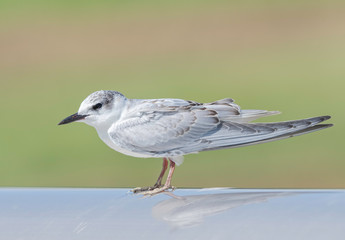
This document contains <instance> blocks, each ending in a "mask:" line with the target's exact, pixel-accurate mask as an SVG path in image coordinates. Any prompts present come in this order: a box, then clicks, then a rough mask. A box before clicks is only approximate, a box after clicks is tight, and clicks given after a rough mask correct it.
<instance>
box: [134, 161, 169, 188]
mask: <svg viewBox="0 0 345 240" xmlns="http://www.w3.org/2000/svg"><path fill="white" fill-rule="evenodd" d="M167 167H168V159H167V158H163V165H162V170H161V173H160V174H159V177H158V179H157V181H156V183H155V185H154V186H153V187H137V188H134V189H133V190H132V192H134V193H139V192H145V191H150V190H153V189H155V188H159V187H161V186H162V179H163V176H164V174H165V171H166V170H167Z"/></svg>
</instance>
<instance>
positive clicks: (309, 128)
mask: <svg viewBox="0 0 345 240" xmlns="http://www.w3.org/2000/svg"><path fill="white" fill-rule="evenodd" d="M329 118H330V116H321V117H314V118H308V119H302V120H294V121H286V122H277V123H236V122H222V123H221V124H220V125H219V126H218V128H217V129H215V130H213V131H211V132H209V133H208V134H207V135H205V136H203V137H202V140H203V142H205V143H207V146H205V145H204V146H202V148H203V149H200V146H197V145H194V146H193V145H190V146H189V149H190V150H191V151H194V150H195V149H199V151H207V150H216V149H224V148H234V147H241V146H247V145H253V144H258V143H265V142H270V141H275V140H280V139H285V138H288V137H293V136H298V135H302V134H306V133H310V132H313V131H317V130H321V129H324V128H327V127H331V126H333V125H332V124H319V123H321V122H323V121H325V120H327V119H329Z"/></svg>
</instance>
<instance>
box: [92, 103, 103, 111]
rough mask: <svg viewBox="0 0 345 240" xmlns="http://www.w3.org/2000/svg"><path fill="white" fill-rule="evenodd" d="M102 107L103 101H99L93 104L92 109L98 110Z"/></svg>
mask: <svg viewBox="0 0 345 240" xmlns="http://www.w3.org/2000/svg"><path fill="white" fill-rule="evenodd" d="M101 107H102V103H97V104H95V105H93V106H92V109H93V110H97V109H100V108H101Z"/></svg>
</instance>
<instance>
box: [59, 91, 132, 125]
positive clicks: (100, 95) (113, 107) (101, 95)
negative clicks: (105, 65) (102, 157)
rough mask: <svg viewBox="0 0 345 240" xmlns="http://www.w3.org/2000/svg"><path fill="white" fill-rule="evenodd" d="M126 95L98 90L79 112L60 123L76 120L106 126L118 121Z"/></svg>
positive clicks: (83, 103)
mask: <svg viewBox="0 0 345 240" xmlns="http://www.w3.org/2000/svg"><path fill="white" fill-rule="evenodd" d="M125 101H126V97H125V96H123V95H122V94H121V93H119V92H116V91H104V90H101V91H97V92H94V93H92V94H90V95H89V96H88V97H87V98H86V99H85V100H84V101H83V102H82V103H81V105H80V107H79V110H78V112H77V113H75V114H73V115H71V116H69V117H67V118H65V119H64V120H62V121H61V122H60V123H59V124H58V125H62V124H67V123H71V122H75V121H80V122H85V123H86V124H88V125H90V126H93V127H100V126H105V125H107V123H109V124H111V123H113V122H114V121H116V120H117V119H118V118H119V117H120V115H121V111H122V107H123V106H124V104H125Z"/></svg>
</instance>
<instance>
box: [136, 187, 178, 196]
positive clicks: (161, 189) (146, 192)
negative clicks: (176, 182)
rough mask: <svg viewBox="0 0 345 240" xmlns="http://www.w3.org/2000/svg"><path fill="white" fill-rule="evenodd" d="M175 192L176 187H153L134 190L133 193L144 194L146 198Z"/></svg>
mask: <svg viewBox="0 0 345 240" xmlns="http://www.w3.org/2000/svg"><path fill="white" fill-rule="evenodd" d="M170 189H171V191H174V190H175V187H174V186H165V185H164V186H156V185H155V186H153V187H142V188H141V187H137V188H134V189H132V190H131V191H132V192H133V193H135V194H142V195H144V196H153V195H156V194H158V193H162V192H166V191H168V190H170Z"/></svg>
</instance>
